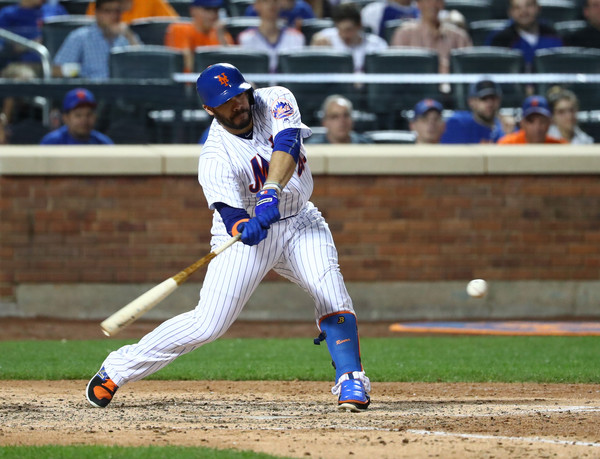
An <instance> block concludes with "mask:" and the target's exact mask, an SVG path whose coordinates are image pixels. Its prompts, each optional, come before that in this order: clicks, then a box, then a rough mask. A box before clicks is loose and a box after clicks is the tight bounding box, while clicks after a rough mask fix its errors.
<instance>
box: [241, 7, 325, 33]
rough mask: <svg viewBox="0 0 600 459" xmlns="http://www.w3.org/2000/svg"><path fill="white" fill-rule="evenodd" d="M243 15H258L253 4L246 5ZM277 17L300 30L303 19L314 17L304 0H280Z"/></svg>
mask: <svg viewBox="0 0 600 459" xmlns="http://www.w3.org/2000/svg"><path fill="white" fill-rule="evenodd" d="M244 16H258V13H257V11H256V9H255V8H254V5H248V7H247V8H246V11H245V12H244ZM279 17H280V18H283V19H285V20H286V21H287V25H288V27H294V28H296V29H298V30H300V27H302V21H303V20H304V19H312V18H314V17H315V13H314V12H313V9H312V7H311V6H310V4H309V3H307V2H305V1H304V0H282V1H281V10H280V11H279Z"/></svg>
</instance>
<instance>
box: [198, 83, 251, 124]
mask: <svg viewBox="0 0 600 459" xmlns="http://www.w3.org/2000/svg"><path fill="white" fill-rule="evenodd" d="M204 109H205V110H206V111H207V112H208V114H209V115H213V116H214V117H215V118H216V119H217V121H218V122H219V123H221V125H222V126H223V127H224V128H225V129H226V130H227V131H229V132H231V133H232V134H241V133H243V132H246V131H247V130H248V127H249V126H252V112H251V111H250V101H249V100H248V94H247V93H246V92H243V93H241V94H238V95H237V96H235V97H232V98H231V99H229V100H228V101H227V102H225V103H224V104H223V105H219V106H218V107H207V106H206V105H205V106H204Z"/></svg>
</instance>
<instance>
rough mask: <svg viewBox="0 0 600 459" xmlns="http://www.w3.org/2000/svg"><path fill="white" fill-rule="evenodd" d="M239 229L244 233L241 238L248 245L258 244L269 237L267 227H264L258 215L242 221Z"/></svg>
mask: <svg viewBox="0 0 600 459" xmlns="http://www.w3.org/2000/svg"><path fill="white" fill-rule="evenodd" d="M238 231H240V232H241V233H242V237H241V238H240V239H241V241H242V242H243V243H244V244H246V245H256V244H258V243H259V242H260V241H262V240H263V239H264V238H266V237H267V228H263V226H262V225H261V224H260V222H259V221H258V219H257V218H256V217H255V218H251V219H250V220H248V221H247V222H242V223H240V224H239V225H238Z"/></svg>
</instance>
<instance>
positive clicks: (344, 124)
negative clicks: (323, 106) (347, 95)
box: [323, 102, 353, 143]
mask: <svg viewBox="0 0 600 459" xmlns="http://www.w3.org/2000/svg"><path fill="white" fill-rule="evenodd" d="M323 126H325V127H326V128H327V137H328V138H329V141H330V142H331V143H348V142H350V132H351V131H352V127H353V122H352V115H351V113H350V109H349V107H348V106H347V105H346V104H338V103H335V102H334V103H332V104H330V105H329V107H327V113H326V114H325V117H324V118H323Z"/></svg>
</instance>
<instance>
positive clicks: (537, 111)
mask: <svg viewBox="0 0 600 459" xmlns="http://www.w3.org/2000/svg"><path fill="white" fill-rule="evenodd" d="M551 118H552V113H551V112H550V106H549V105H548V101H547V100H546V98H545V97H542V96H529V97H528V98H527V99H525V102H523V110H522V114H521V129H519V130H518V131H516V132H513V133H510V134H506V135H505V136H504V137H502V138H501V139H500V140H498V144H499V145H511V144H513V145H514V144H524V143H567V142H566V141H565V140H564V139H556V138H554V137H550V136H549V135H548V129H549V128H550V122H551Z"/></svg>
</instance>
